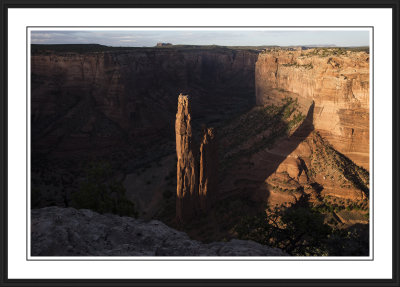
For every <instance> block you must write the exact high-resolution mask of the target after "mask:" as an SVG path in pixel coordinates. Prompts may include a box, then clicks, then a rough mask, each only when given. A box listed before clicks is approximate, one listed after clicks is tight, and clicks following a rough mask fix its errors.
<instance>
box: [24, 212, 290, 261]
mask: <svg viewBox="0 0 400 287" xmlns="http://www.w3.org/2000/svg"><path fill="white" fill-rule="evenodd" d="M31 255H32V256H287V255H288V254H286V253H285V252H283V251H282V250H280V249H277V248H271V247H268V246H265V245H261V244H258V243H256V242H253V241H244V240H235V239H234V240H231V241H229V242H213V243H209V244H203V243H201V242H198V241H195V240H191V239H190V238H189V237H188V236H187V234H185V233H183V232H180V231H177V230H174V229H172V228H170V227H168V226H166V225H165V224H163V223H162V222H160V221H156V220H152V221H149V222H145V221H143V220H137V219H134V218H131V217H120V216H117V215H112V214H103V215H101V214H98V213H96V212H93V211H90V210H87V209H81V210H76V209H74V208H60V207H46V208H41V209H33V210H32V211H31Z"/></svg>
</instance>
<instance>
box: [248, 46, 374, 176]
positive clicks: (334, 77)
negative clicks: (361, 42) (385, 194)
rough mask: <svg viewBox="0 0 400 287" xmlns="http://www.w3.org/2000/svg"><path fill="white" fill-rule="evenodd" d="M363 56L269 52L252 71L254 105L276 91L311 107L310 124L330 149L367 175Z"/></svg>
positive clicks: (331, 52) (353, 53)
mask: <svg viewBox="0 0 400 287" xmlns="http://www.w3.org/2000/svg"><path fill="white" fill-rule="evenodd" d="M369 75H370V74H369V54H368V53H366V52H357V51H344V50H341V49H309V50H298V51H287V50H270V51H266V52H264V53H262V54H260V55H259V57H258V60H257V63H256V68H255V81H256V101H257V104H260V105H262V104H270V103H275V102H276V101H279V100H280V98H281V97H282V96H283V95H284V93H282V91H289V92H292V93H296V94H298V95H299V97H300V98H304V99H312V100H313V101H314V102H315V110H314V119H313V123H314V126H315V129H316V130H318V131H319V132H320V133H321V135H322V136H323V137H325V138H326V139H327V140H328V141H329V142H330V143H331V144H333V146H334V147H335V148H336V149H337V150H339V151H340V152H342V153H344V154H345V155H346V156H348V157H349V158H350V159H351V160H353V161H354V162H355V163H356V164H358V165H361V166H362V167H364V168H366V169H367V170H369V108H370V106H369V104H370V93H369Z"/></svg>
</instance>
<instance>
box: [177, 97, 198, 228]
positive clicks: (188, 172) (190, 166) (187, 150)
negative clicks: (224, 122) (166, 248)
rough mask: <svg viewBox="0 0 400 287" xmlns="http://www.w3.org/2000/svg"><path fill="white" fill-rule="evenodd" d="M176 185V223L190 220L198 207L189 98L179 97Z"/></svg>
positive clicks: (196, 175) (195, 160) (196, 164)
mask: <svg viewBox="0 0 400 287" xmlns="http://www.w3.org/2000/svg"><path fill="white" fill-rule="evenodd" d="M175 133H176V156H177V185H176V195H177V198H176V219H177V221H178V222H183V221H187V220H189V219H190V218H192V217H193V216H194V215H195V214H196V211H197V210H198V205H199V199H198V198H199V189H198V183H199V175H198V163H197V162H198V160H197V159H196V154H195V152H194V150H195V148H194V146H193V145H194V143H193V137H192V123H191V109H190V105H189V96H184V95H182V94H181V95H179V97H178V111H177V113H176V121H175Z"/></svg>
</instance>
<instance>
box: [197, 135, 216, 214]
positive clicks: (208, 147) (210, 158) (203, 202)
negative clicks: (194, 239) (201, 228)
mask: <svg viewBox="0 0 400 287" xmlns="http://www.w3.org/2000/svg"><path fill="white" fill-rule="evenodd" d="M217 181H218V144H217V140H216V135H215V130H214V129H213V128H204V129H203V139H202V142H201V145H200V176H199V197H200V198H199V199H200V209H201V210H203V211H207V210H208V209H209V208H210V206H211V205H212V202H213V200H214V199H215V196H216V192H217Z"/></svg>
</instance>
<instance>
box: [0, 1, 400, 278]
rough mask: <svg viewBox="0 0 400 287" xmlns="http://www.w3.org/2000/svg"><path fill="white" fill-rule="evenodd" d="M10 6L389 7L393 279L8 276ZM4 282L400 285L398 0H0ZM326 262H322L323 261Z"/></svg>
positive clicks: (0, 272)
mask: <svg viewBox="0 0 400 287" xmlns="http://www.w3.org/2000/svg"><path fill="white" fill-rule="evenodd" d="M10 8H59V9H62V8H299V9H301V8H390V9H392V16H393V22H392V28H393V34H392V41H393V47H392V51H393V55H392V56H393V79H392V81H393V94H392V100H393V106H392V113H393V119H392V120H393V128H392V129H393V130H392V139H393V142H392V144H393V151H392V152H393V175H392V176H393V183H392V184H393V190H392V193H393V202H392V204H393V206H392V208H393V226H392V231H393V232H392V234H393V238H392V242H393V262H392V266H393V270H392V274H393V276H392V279H299V280H296V279H240V280H236V279H218V280H217V279H215V280H214V279H212V280H211V279H201V280H197V279H168V280H162V279H146V280H144V279H115V280H111V279H107V280H104V279H85V280H77V279H65V280H63V279H46V280H45V279H32V280H30V279H24V280H23V279H9V278H8V266H7V264H8V253H7V250H8V237H7V236H8V205H7V203H8V201H7V197H8V185H7V175H8V173H7V168H8V160H10V159H8V94H7V91H8V90H7V81H8V75H7V68H8V65H9V64H10V63H8V61H7V60H8V34H7V31H8V9H10ZM0 14H1V18H2V28H1V36H0V39H1V57H0V67H1V77H0V87H1V100H0V108H1V112H0V115H1V116H0V147H1V149H0V171H1V172H0V183H1V193H0V202H1V212H0V224H1V228H0V243H1V244H0V265H1V266H0V286H400V274H399V269H400V265H399V258H400V256H399V255H400V253H399V244H400V237H399V230H400V220H399V218H400V215H399V206H400V200H399V198H400V197H399V179H398V178H399V175H400V174H399V161H400V160H399V147H400V143H399V123H400V116H399V111H400V105H399V15H400V2H399V1H398V0H373V1H367V0H364V1H363V0H361V1H359V0H347V1H344V0H339V1H334V0H327V1H315V0H299V1H296V0H274V1H265V0H264V1H263V0H261V1H260V0H247V1H245V0H228V1H226V0H215V1H213V0H194V1H193V0H192V1H184V0H127V1H124V0H69V1H68V0H1V11H0ZM321 264H323V263H321Z"/></svg>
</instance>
